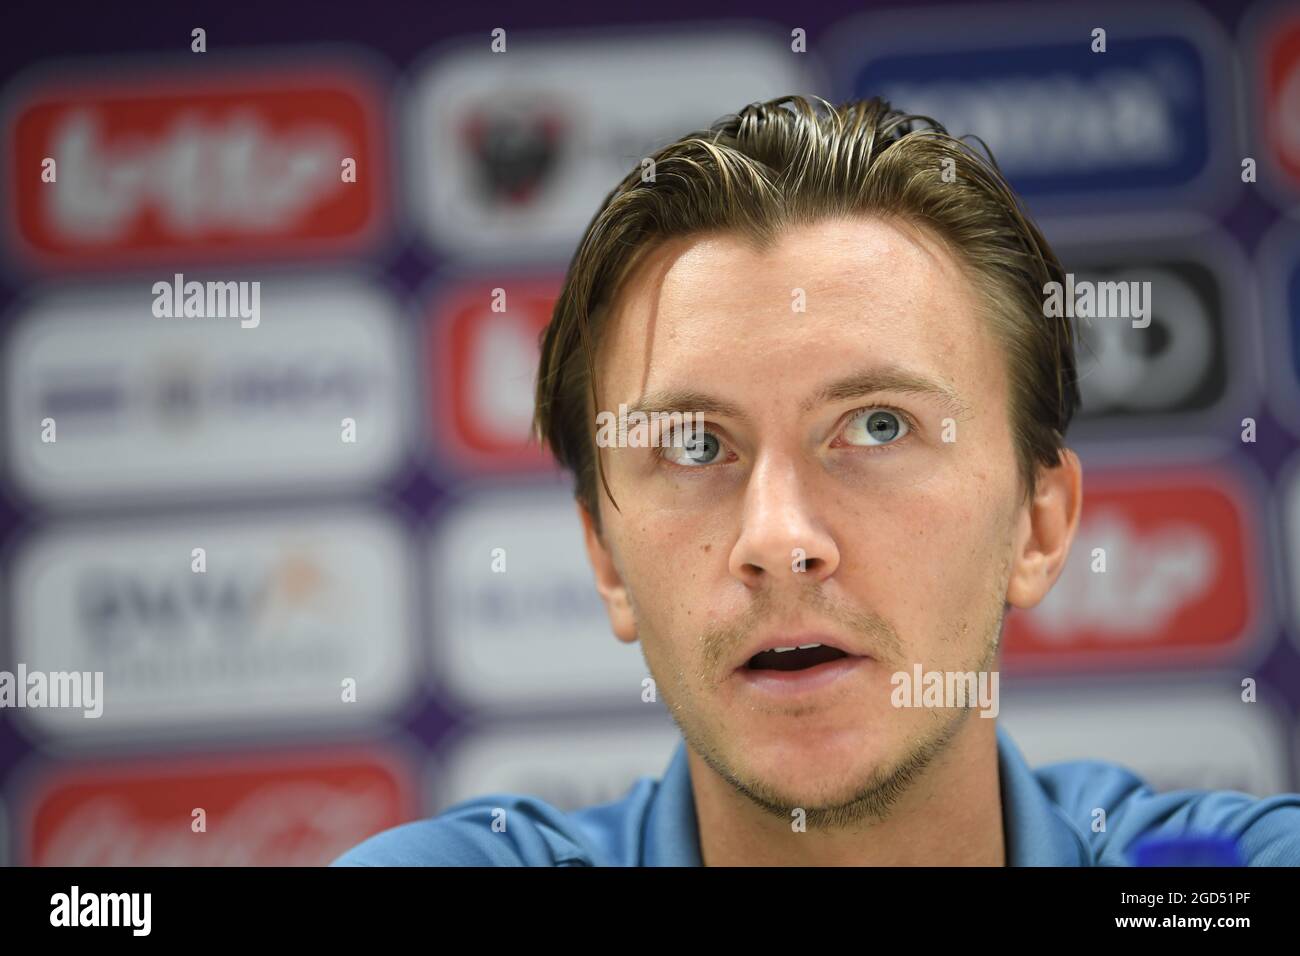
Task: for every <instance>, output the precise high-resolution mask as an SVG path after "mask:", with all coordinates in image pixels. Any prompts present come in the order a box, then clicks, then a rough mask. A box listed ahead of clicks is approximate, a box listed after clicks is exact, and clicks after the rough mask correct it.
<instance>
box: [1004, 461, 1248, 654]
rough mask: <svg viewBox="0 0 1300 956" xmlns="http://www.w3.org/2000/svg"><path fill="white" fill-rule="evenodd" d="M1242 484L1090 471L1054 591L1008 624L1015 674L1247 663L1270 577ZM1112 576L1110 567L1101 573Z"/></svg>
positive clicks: (1181, 475) (1196, 475) (1207, 477)
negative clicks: (1245, 649) (1247, 646)
mask: <svg viewBox="0 0 1300 956" xmlns="http://www.w3.org/2000/svg"><path fill="white" fill-rule="evenodd" d="M1247 502H1248V499H1247V497H1246V494H1245V491H1244V490H1243V488H1242V486H1241V484H1240V482H1239V481H1238V480H1236V479H1234V478H1233V477H1232V476H1230V475H1228V474H1226V473H1223V472H1220V471H1211V470H1203V469H1193V468H1177V469H1174V468H1171V469H1168V470H1167V471H1159V472H1156V471H1151V472H1127V471H1122V472H1121V471H1113V472H1098V473H1087V474H1086V475H1085V480H1084V506H1083V516H1082V519H1081V522H1080V526H1079V531H1078V534H1077V536H1076V537H1075V539H1074V545H1073V547H1072V548H1071V552H1070V557H1069V560H1068V561H1067V563H1066V566H1065V569H1064V571H1063V572H1062V573H1061V577H1060V578H1059V580H1058V581H1057V582H1056V586H1055V587H1054V588H1053V589H1052V590H1051V592H1049V593H1048V595H1047V597H1046V598H1044V600H1043V601H1042V603H1040V604H1039V605H1038V607H1036V608H1034V609H1033V610H1032V611H1029V612H1023V611H1012V612H1011V614H1010V615H1009V617H1008V618H1007V626H1006V632H1005V643H1004V655H1003V660H1004V662H1005V664H1006V666H1007V667H1008V668H1010V669H1020V668H1022V667H1023V668H1026V669H1032V668H1050V669H1071V668H1080V667H1097V668H1109V667H1124V666H1129V665H1148V664H1149V665H1155V666H1162V665H1169V664H1175V663H1181V662H1184V661H1187V660H1189V659H1190V660H1191V661H1195V662H1200V663H1205V662H1208V661H1212V660H1222V659H1226V658H1232V657H1234V656H1236V655H1238V654H1239V653H1240V651H1241V647H1242V645H1243V643H1244V642H1246V641H1247V640H1248V639H1249V637H1250V636H1251V635H1252V633H1253V632H1254V630H1255V617H1256V615H1257V613H1258V608H1259V607H1260V596H1259V588H1260V585H1261V581H1262V574H1261V571H1262V569H1261V566H1260V562H1259V559H1258V546H1257V542H1256V533H1255V530H1254V528H1253V526H1252V524H1251V521H1250V519H1249V517H1248V505H1247ZM1103 569H1104V570H1103Z"/></svg>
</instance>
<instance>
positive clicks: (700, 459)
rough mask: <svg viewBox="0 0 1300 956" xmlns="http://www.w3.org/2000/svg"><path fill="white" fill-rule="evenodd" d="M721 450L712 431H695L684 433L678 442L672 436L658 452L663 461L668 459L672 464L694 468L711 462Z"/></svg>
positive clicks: (720, 445)
mask: <svg viewBox="0 0 1300 956" xmlns="http://www.w3.org/2000/svg"><path fill="white" fill-rule="evenodd" d="M721 451H722V443H721V442H720V441H718V438H717V436H716V435H714V434H713V433H712V432H695V433H694V434H687V435H684V436H683V437H682V440H681V443H680V444H678V443H677V439H676V436H674V437H673V438H672V440H671V441H670V442H667V443H665V445H664V447H662V448H660V449H659V454H660V456H661V457H662V458H663V459H664V460H665V461H670V462H672V463H673V464H674V465H681V466H683V467H685V468H695V467H699V466H701V465H711V464H713V462H714V460H715V459H716V458H717V457H718V454H719V453H720V452H721Z"/></svg>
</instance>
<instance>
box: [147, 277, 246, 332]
mask: <svg viewBox="0 0 1300 956" xmlns="http://www.w3.org/2000/svg"><path fill="white" fill-rule="evenodd" d="M152 291H153V295H154V300H153V314H154V316H155V317H156V318H159V319H181V318H186V319H224V318H228V317H229V318H239V319H241V320H242V321H240V323H239V327H240V328H241V329H255V328H257V326H258V325H259V324H260V323H261V321H262V283H261V282H258V281H253V282H197V281H194V280H191V281H189V282H186V281H185V275H184V274H183V273H180V272H178V273H176V274H175V275H174V276H173V277H172V281H171V282H155V283H154V284H153V290H152Z"/></svg>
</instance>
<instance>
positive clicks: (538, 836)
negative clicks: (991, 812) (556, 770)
mask: <svg viewBox="0 0 1300 956" xmlns="http://www.w3.org/2000/svg"><path fill="white" fill-rule="evenodd" d="M997 740H998V769H999V774H1000V777H1001V783H1002V820H1003V828H1004V833H1005V837H1006V852H1007V865H1008V866H1127V865H1130V864H1131V860H1130V859H1129V856H1128V850H1129V848H1130V847H1131V846H1133V845H1134V844H1135V843H1136V842H1138V841H1139V840H1142V839H1144V838H1150V837H1170V838H1173V837H1180V836H1199V835H1206V834H1209V835H1213V836H1217V837H1231V838H1234V839H1235V840H1236V841H1237V846H1238V850H1239V852H1240V855H1241V858H1242V860H1243V862H1245V863H1246V864H1247V865H1250V866H1300V794H1283V795H1280V796H1274V797H1268V798H1266V799H1260V798H1257V797H1252V796H1250V795H1248V794H1244V793H1237V792H1233V791H1206V790H1177V791H1172V792H1170V793H1163V794H1157V793H1154V792H1152V790H1151V788H1150V787H1149V786H1147V784H1145V783H1144V782H1143V781H1142V780H1141V779H1139V778H1138V777H1137V776H1136V775H1134V774H1133V773H1132V772H1130V771H1128V770H1125V769H1124V768H1123V767H1120V766H1117V765H1115V764H1109V763H1104V762H1101V761H1094V760H1085V761H1073V762H1068V763H1057V764H1052V765H1049V766H1045V767H1042V768H1040V769H1038V770H1030V768H1029V766H1028V765H1027V764H1026V763H1025V760H1024V757H1022V756H1021V754H1020V751H1019V749H1018V748H1017V747H1016V745H1015V744H1014V743H1013V742H1012V740H1011V738H1010V737H1009V736H1008V735H1007V734H1006V732H1005V731H1004V730H1003V729H1002V727H1001V726H999V727H998V728H997ZM1098 807H1100V808H1102V809H1104V810H1105V811H1106V817H1105V823H1106V828H1105V831H1104V832H1093V819H1094V815H1095V814H1094V811H1095V808H1098ZM501 809H504V810H505V811H506V812H505V818H504V819H505V822H506V827H505V829H504V830H502V831H501V832H495V831H494V830H493V827H492V822H493V819H494V813H495V816H496V817H500V816H501V814H500V813H499V812H498V811H499V810H501ZM499 829H500V827H498V830H499ZM330 865H331V866H700V865H702V863H701V859H700V846H699V832H698V830H697V828H696V819H695V799H694V795H693V794H692V791H691V778H690V767H689V765H688V764H687V762H686V744H685V742H684V741H683V742H682V743H680V744H679V745H678V746H677V749H676V750H675V751H674V754H673V758H672V761H671V762H670V763H669V765H668V770H667V772H666V773H665V774H664V776H663V779H662V780H654V779H653V778H651V777H642V778H640V779H639V780H637V781H636V783H635V784H634V785H633V786H632V788H631V790H630V791H629V792H628V794H627V795H626V796H625V797H623V798H622V799H619V800H615V801H613V802H611V803H604V804H600V805H599V806H593V807H586V808H584V809H581V810H576V811H573V812H568V813H566V812H561V811H560V810H557V809H556V808H555V807H553V806H551V805H550V804H548V803H545V802H544V801H542V800H538V799H536V798H534V797H528V796H522V795H519V794H504V793H495V794H488V795H486V796H482V797H475V798H473V799H471V800H465V801H462V802H460V803H458V804H456V805H455V806H452V807H450V808H448V809H447V810H446V811H445V812H443V813H442V814H440V815H438V816H436V817H433V818H431V819H428V820H421V821H419V822H416V823H407V824H403V825H402V826H398V827H393V828H392V829H390V830H385V831H384V832H383V833H379V834H377V835H375V836H373V837H371V838H369V839H368V840H365V841H364V842H362V843H360V844H358V845H357V846H355V847H353V848H352V849H351V850H349V851H348V852H346V853H344V854H343V855H342V856H340V857H339V858H338V859H336V860H335V861H334V862H333V863H332V864H330Z"/></svg>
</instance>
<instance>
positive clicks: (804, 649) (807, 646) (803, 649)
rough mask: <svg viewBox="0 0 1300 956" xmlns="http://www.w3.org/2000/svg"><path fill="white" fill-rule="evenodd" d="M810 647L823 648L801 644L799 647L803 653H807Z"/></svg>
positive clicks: (817, 645)
mask: <svg viewBox="0 0 1300 956" xmlns="http://www.w3.org/2000/svg"><path fill="white" fill-rule="evenodd" d="M810 647H821V645H820V644H800V645H799V650H801V651H806V650H808V648H810Z"/></svg>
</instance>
